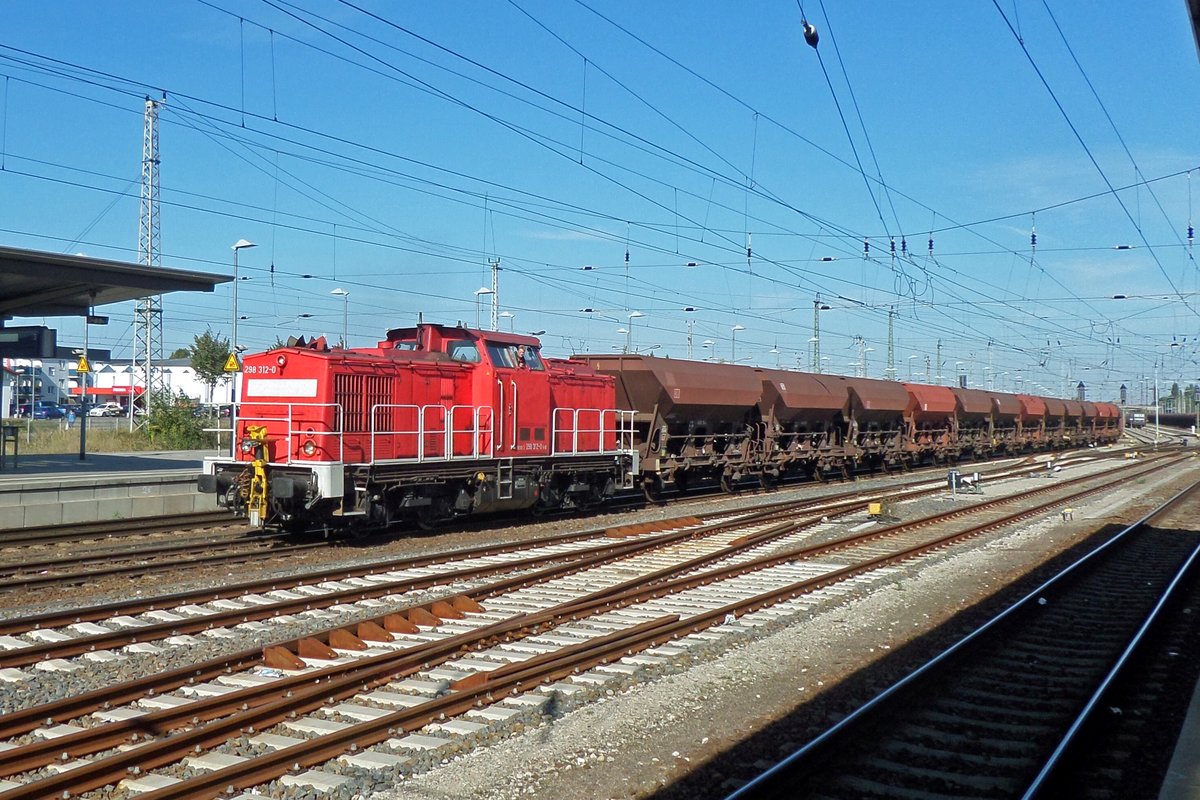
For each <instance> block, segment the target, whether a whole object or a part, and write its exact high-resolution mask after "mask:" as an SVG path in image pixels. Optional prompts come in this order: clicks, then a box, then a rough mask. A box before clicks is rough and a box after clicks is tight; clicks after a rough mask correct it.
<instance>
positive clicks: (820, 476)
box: [809, 464, 829, 483]
mask: <svg viewBox="0 0 1200 800" xmlns="http://www.w3.org/2000/svg"><path fill="white" fill-rule="evenodd" d="M809 475H810V476H811V477H812V479H813V480H814V481H816V482H817V483H825V482H826V481H828V480H829V476H828V475H826V474H825V468H824V467H823V466H821V465H820V464H818V465H817V466H815V467H813V468H812V472H810V473H809Z"/></svg>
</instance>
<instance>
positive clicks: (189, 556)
mask: <svg viewBox="0 0 1200 800" xmlns="http://www.w3.org/2000/svg"><path fill="white" fill-rule="evenodd" d="M1117 455H1120V453H1106V454H1105V455H1104V456H1094V455H1088V454H1072V455H1067V456H1063V457H1062V458H1061V459H1060V460H1059V461H1058V462H1056V463H1059V464H1063V465H1070V464H1081V463H1088V462H1089V461H1092V460H1094V459H1096V458H1097V457H1101V458H1111V457H1116V456H1117ZM1033 463H1034V462H1033V461H1032V460H1029V459H1023V460H1018V461H1016V462H1015V463H1014V465H1011V466H1010V465H1001V466H995V465H993V466H989V467H981V469H980V470H979V472H980V474H981V475H982V476H983V477H984V478H985V479H989V480H991V479H995V478H1001V477H1005V476H1010V475H1012V474H1017V473H1020V472H1021V471H1022V470H1023V469H1025V468H1026V467H1027V466H1032V465H1033ZM930 472H932V473H935V474H940V473H941V469H940V468H929V469H927V470H920V471H918V472H916V473H914V474H913V475H912V478H913V479H914V480H915V481H916V482H917V483H921V482H926V481H930V479H929V478H928V477H927V475H928V474H929V473H930ZM911 484H912V481H909V482H908V484H907V485H911ZM902 485H903V484H902ZM930 485H932V486H937V485H940V483H939V482H938V481H937V480H936V479H934V480H933V481H932V482H930ZM773 493H774V492H769V493H768V492H765V491H763V492H762V494H763V495H767V494H773ZM756 494H757V493H756V492H747V493H746V495H745V496H746V497H753V496H756ZM714 496H721V497H726V496H728V495H726V494H725V493H724V492H719V491H713V492H712V493H703V492H693V493H690V494H688V495H686V496H682V497H678V498H672V501H671V502H672V503H673V506H674V507H687V505H689V504H702V503H705V502H707V501H709V500H711V498H712V497H714ZM866 496H867V495H864V494H863V493H862V492H861V491H859V490H851V491H847V492H838V493H834V494H833V495H832V497H835V498H842V497H850V498H853V497H859V498H862V497H866ZM870 496H871V497H873V498H875V497H879V496H880V495H879V494H878V493H877V492H876V493H874V494H871V495H870ZM783 502H784V503H785V504H790V503H791V502H792V501H790V500H789V501H783ZM815 502H821V501H820V500H819V499H818V500H816V501H815ZM680 504H682V506H681V505H680ZM768 505H769V504H768ZM643 506H644V501H643V500H642V499H641V498H640V495H639V496H638V498H637V499H635V500H630V501H627V502H624V503H622V504H620V505H619V506H618V507H616V508H614V509H610V510H611V511H617V510H620V508H631V509H632V508H640V507H643ZM765 507H766V506H764V508H765ZM214 519H216V520H217V521H219V522H222V523H224V524H226V525H231V524H238V523H233V522H231V518H230V517H229V516H228V514H227V512H222V513H220V514H217V515H213V514H208V513H205V514H190V515H180V516H177V517H158V518H153V519H151V520H143V521H139V524H138V525H135V526H134V527H133V530H131V531H124V532H123V531H122V530H121V524H120V523H114V522H105V523H102V524H95V525H86V526H70V527H69V528H67V529H62V530H61V531H60V530H59V529H55V528H46V529H37V530H33V531H32V532H31V533H30V535H29V536H28V537H25V539H24V540H22V539H20V538H18V539H17V542H16V543H17V544H25V543H36V544H45V543H57V544H63V543H71V544H73V545H74V544H75V543H77V542H82V541H87V540H92V539H95V538H97V537H109V538H114V537H121V536H128V535H133V536H135V537H136V538H137V539H141V538H142V537H144V536H148V535H152V534H160V533H164V532H174V531H178V530H188V529H189V527H207V526H209V525H211V524H215V523H214ZM505 521H506V520H505V519H500V520H495V519H492V520H474V521H471V522H470V523H469V524H470V525H471V526H473V527H475V528H478V529H479V530H481V531H482V530H487V529H492V528H495V527H496V526H497V525H501V524H504V523H505ZM16 533H20V531H17V532H16ZM397 538H403V537H401V536H392V537H390V539H397ZM381 541H386V540H381ZM3 543H4V542H2V541H0V544H3ZM325 546H327V545H326V544H323V543H321V542H320V541H319V540H313V539H312V538H303V537H301V538H297V537H292V536H288V535H285V534H270V533H262V532H259V531H255V530H251V529H247V528H244V527H242V526H240V524H238V527H237V529H236V530H233V531H230V532H228V533H221V534H211V535H209V536H206V537H203V538H199V539H191V540H188V541H177V540H172V541H167V542H159V543H150V542H144V541H142V542H135V543H134V544H129V543H120V544H118V545H116V546H107V547H101V548H95V549H91V548H85V549H84V550H82V551H81V550H79V549H77V548H76V547H74V546H73V547H72V548H71V552H70V554H69V555H63V556H55V557H52V558H41V559H39V558H36V557H33V555H32V554H25V555H23V556H22V557H21V558H20V560H12V561H10V562H9V563H3V558H2V556H0V593H4V592H22V591H24V592H28V591H34V590H41V589H52V588H56V589H60V590H62V589H64V588H74V587H80V586H85V585H86V584H88V583H89V582H96V581H100V580H102V579H111V578H118V577H125V578H136V577H145V576H150V575H155V574H163V573H178V572H180V571H181V570H185V569H193V570H195V569H215V568H221V567H233V566H242V565H247V564H251V563H260V564H261V563H262V562H271V561H279V560H281V559H286V558H288V557H289V556H292V555H296V554H299V553H303V552H306V551H312V550H318V549H320V548H322V547H325ZM60 549H61V548H60Z"/></svg>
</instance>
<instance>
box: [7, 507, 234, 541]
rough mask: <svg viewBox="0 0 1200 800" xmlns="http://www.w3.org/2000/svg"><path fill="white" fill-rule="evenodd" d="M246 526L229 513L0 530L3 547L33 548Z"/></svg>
mask: <svg viewBox="0 0 1200 800" xmlns="http://www.w3.org/2000/svg"><path fill="white" fill-rule="evenodd" d="M229 524H235V525H243V524H244V523H242V521H241V520H239V519H238V518H237V517H231V516H230V515H229V512H228V511H198V512H195V513H190V514H165V515H160V516H155V517H132V518H129V519H121V520H111V519H106V520H99V521H96V522H77V523H73V524H70V525H39V526H37V527H28V528H3V529H0V547H30V546H33V545H43V544H61V543H63V542H74V541H83V540H86V539H98V538H101V537H104V538H109V537H118V536H130V535H141V536H147V535H150V534H154V533H159V532H161V531H171V530H179V529H187V528H199V527H205V526H207V525H218V526H226V525H229Z"/></svg>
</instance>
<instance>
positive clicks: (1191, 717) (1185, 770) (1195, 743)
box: [1158, 686, 1200, 800]
mask: <svg viewBox="0 0 1200 800" xmlns="http://www.w3.org/2000/svg"><path fill="white" fill-rule="evenodd" d="M1182 700H1183V698H1180V701H1181V702H1182ZM1158 800H1200V686H1197V687H1196V690H1195V691H1194V692H1193V694H1192V697H1191V701H1190V703H1189V705H1188V711H1187V716H1186V717H1185V718H1184V721H1183V728H1182V729H1181V730H1180V731H1179V739H1178V740H1177V741H1176V742H1175V754H1174V756H1172V758H1171V764H1170V766H1169V767H1167V775H1166V777H1165V778H1164V779H1163V785H1162V789H1160V790H1159V793H1158Z"/></svg>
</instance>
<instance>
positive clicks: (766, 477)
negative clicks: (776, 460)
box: [758, 470, 779, 490]
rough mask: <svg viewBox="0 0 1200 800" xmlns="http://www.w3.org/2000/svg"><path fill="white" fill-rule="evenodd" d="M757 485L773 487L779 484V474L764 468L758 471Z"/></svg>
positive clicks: (766, 487) (765, 487)
mask: <svg viewBox="0 0 1200 800" xmlns="http://www.w3.org/2000/svg"><path fill="white" fill-rule="evenodd" d="M758 485H759V486H761V487H762V488H764V489H768V490H770V489H774V488H775V487H776V486H778V485H779V476H778V475H776V474H774V473H772V472H767V471H766V470H764V471H762V472H760V473H758Z"/></svg>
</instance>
